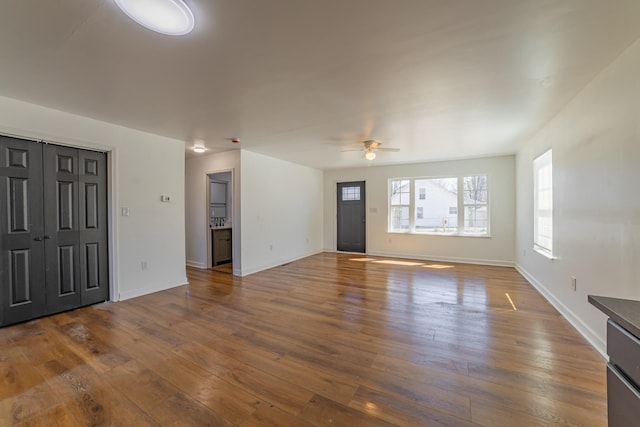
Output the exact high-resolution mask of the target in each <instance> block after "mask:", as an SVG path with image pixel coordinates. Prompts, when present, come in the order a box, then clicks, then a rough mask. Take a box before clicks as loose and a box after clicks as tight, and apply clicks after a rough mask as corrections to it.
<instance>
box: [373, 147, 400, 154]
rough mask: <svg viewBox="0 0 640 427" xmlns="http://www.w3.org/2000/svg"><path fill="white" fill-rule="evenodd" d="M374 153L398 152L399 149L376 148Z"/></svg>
mask: <svg viewBox="0 0 640 427" xmlns="http://www.w3.org/2000/svg"><path fill="white" fill-rule="evenodd" d="M375 150H376V151H389V152H394V153H395V152H398V151H400V149H399V148H376V149H375Z"/></svg>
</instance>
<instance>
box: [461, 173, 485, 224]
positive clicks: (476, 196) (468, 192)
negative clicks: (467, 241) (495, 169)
mask: <svg viewBox="0 0 640 427" xmlns="http://www.w3.org/2000/svg"><path fill="white" fill-rule="evenodd" d="M462 184H463V188H464V194H463V198H462V200H463V204H464V231H465V232H466V233H469V234H487V226H488V224H487V222H488V217H487V176H486V175H477V176H465V177H464V178H462Z"/></svg>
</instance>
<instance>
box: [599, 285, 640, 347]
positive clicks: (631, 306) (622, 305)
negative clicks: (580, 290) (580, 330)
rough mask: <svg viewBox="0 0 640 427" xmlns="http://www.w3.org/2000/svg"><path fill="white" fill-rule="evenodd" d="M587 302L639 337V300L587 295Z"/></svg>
mask: <svg viewBox="0 0 640 427" xmlns="http://www.w3.org/2000/svg"><path fill="white" fill-rule="evenodd" d="M589 302H590V303H591V304H592V305H593V306H595V307H597V308H598V309H599V310H600V311H602V312H603V313H604V314H606V315H607V316H609V317H610V318H611V320H613V321H614V322H616V323H618V324H619V325H620V326H622V327H623V328H625V329H626V330H627V331H629V332H631V333H632V334H633V335H635V336H636V337H637V338H640V301H635V300H629V299H620V298H610V297H600V296H595V295H589Z"/></svg>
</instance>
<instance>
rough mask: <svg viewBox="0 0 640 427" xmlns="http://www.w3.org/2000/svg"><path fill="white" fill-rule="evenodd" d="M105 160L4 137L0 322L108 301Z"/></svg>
mask: <svg viewBox="0 0 640 427" xmlns="http://www.w3.org/2000/svg"><path fill="white" fill-rule="evenodd" d="M106 178H107V177H106V155H105V154H104V153H98V152H93V151H87V150H80V149H77V148H68V147H61V146H56V145H52V144H41V143H37V142H33V141H25V140H20V139H15V138H10V137H3V136H0V181H1V182H0V201H2V206H0V325H7V324H12V323H16V322H21V321H24V320H29V319H33V318H36V317H40V316H43V315H47V314H53V313H58V312H61V311H65V310H69V309H73V308H77V307H82V306H85V305H88V304H93V303H96V302H101V301H105V300H107V299H108V298H109V288H108V279H109V278H108V258H107V215H106V214H107V206H106V203H107V194H106V182H107V180H106Z"/></svg>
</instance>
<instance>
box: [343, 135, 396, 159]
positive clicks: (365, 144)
mask: <svg viewBox="0 0 640 427" xmlns="http://www.w3.org/2000/svg"><path fill="white" fill-rule="evenodd" d="M381 145H382V142H380V141H377V140H375V139H367V140H364V141H360V142H358V143H357V144H353V146H352V147H351V146H350V147H345V148H343V149H342V150H341V151H364V158H365V159H367V160H373V159H375V158H376V152H378V151H390V152H397V151H400V149H399V148H382V147H380V146H381Z"/></svg>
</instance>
